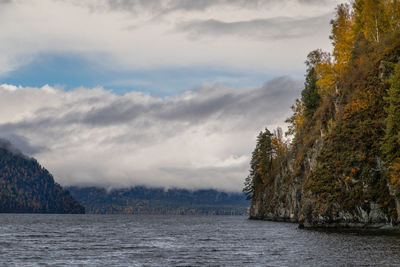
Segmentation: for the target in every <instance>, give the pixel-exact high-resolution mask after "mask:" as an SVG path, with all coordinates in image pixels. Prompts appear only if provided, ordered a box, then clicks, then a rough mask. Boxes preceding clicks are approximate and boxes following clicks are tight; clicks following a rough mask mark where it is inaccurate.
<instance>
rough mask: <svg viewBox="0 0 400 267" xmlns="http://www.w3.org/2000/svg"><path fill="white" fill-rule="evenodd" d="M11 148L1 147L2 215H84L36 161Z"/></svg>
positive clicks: (0, 187)
mask: <svg viewBox="0 0 400 267" xmlns="http://www.w3.org/2000/svg"><path fill="white" fill-rule="evenodd" d="M2 143H4V141H2ZM11 148H12V146H11V145H10V144H9V143H8V144H7V145H6V146H4V145H3V146H0V212H2V213H85V209H84V207H83V206H82V205H80V204H79V203H78V202H77V201H76V200H75V199H73V198H72V197H71V195H70V194H69V192H68V191H65V190H63V189H62V187H61V186H60V185H58V184H57V183H55V182H54V179H53V177H52V175H51V174H50V173H49V172H48V171H47V170H46V169H44V168H43V167H41V166H40V165H39V163H38V162H37V161H36V160H35V159H32V158H28V157H26V156H25V155H23V154H22V153H21V152H19V151H17V150H16V149H11Z"/></svg>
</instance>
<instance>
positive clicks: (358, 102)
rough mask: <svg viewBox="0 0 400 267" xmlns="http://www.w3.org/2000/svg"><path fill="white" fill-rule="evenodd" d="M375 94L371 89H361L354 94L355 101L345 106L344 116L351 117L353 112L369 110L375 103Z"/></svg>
mask: <svg viewBox="0 0 400 267" xmlns="http://www.w3.org/2000/svg"><path fill="white" fill-rule="evenodd" d="M374 98H375V97H374V95H373V94H372V92H371V91H359V92H357V94H356V95H355V96H354V98H353V101H351V103H350V104H348V105H347V106H346V107H345V114H344V117H345V118H347V117H350V116H351V115H352V114H356V113H360V112H364V111H367V110H368V109H369V108H370V107H371V105H373V104H374Z"/></svg>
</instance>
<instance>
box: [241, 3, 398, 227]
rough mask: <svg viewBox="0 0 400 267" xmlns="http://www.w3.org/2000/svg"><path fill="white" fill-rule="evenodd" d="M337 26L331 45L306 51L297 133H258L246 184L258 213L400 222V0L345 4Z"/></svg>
mask: <svg viewBox="0 0 400 267" xmlns="http://www.w3.org/2000/svg"><path fill="white" fill-rule="evenodd" d="M331 25H332V31H331V35H330V39H331V41H332V45H333V50H332V53H328V52H324V51H321V50H320V49H317V50H314V51H312V52H310V53H309V54H308V56H307V59H306V62H305V63H306V67H307V72H306V75H305V84H304V89H303V91H302V94H301V99H298V100H296V102H295V104H294V105H293V106H292V110H293V115H292V116H291V117H290V118H288V119H287V121H286V122H287V123H289V130H288V132H287V133H286V135H289V136H290V138H289V139H285V138H284V137H283V136H282V134H280V132H279V131H275V133H271V132H270V131H269V130H268V129H266V130H265V131H263V132H261V133H260V135H259V136H258V140H257V146H256V149H255V150H254V152H253V155H252V161H251V172H250V175H249V176H248V178H247V179H246V182H245V188H244V191H245V192H246V193H247V194H248V197H249V198H250V199H252V206H251V211H250V213H251V217H252V218H259V219H271V220H289V221H296V222H299V223H300V224H301V225H303V226H310V227H312V226H323V227H326V226H357V227H360V226H362V227H364V226H370V227H380V226H383V225H392V226H393V225H398V223H399V218H400V217H399V216H400V201H399V200H400V1H394V0H356V1H354V2H353V4H352V5H351V6H350V5H348V4H341V5H339V6H338V7H337V8H336V15H335V17H334V18H333V19H332V21H331ZM287 140H290V141H287Z"/></svg>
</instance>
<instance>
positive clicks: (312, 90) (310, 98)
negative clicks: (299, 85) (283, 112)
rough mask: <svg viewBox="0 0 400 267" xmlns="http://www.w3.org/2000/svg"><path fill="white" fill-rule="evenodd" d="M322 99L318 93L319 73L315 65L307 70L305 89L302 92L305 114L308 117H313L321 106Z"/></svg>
mask: <svg viewBox="0 0 400 267" xmlns="http://www.w3.org/2000/svg"><path fill="white" fill-rule="evenodd" d="M320 100H321V97H320V95H319V94H318V87H317V75H316V72H315V67H312V68H310V69H309V70H308V72H307V75H306V81H305V83H304V89H303V91H302V92H301V101H302V102H303V105H304V116H305V117H306V118H311V117H312V115H313V114H314V112H315V111H316V110H317V108H318V106H319V102H320Z"/></svg>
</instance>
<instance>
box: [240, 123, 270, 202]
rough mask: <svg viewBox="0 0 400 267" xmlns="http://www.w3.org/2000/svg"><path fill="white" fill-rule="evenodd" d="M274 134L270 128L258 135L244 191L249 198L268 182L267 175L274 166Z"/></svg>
mask: <svg viewBox="0 0 400 267" xmlns="http://www.w3.org/2000/svg"><path fill="white" fill-rule="evenodd" d="M271 140H272V134H271V132H270V131H269V130H268V129H265V132H262V131H261V132H260V133H259V135H258V137H257V144H256V148H255V149H254V151H253V153H252V156H251V161H250V173H249V175H248V176H247V178H246V179H245V182H244V188H243V192H245V193H246V195H247V199H252V198H253V196H254V192H255V191H256V190H257V188H259V186H261V185H262V184H263V183H265V182H266V179H267V175H268V173H269V172H270V171H271V168H272V156H273V155H272V154H273V152H272V145H271Z"/></svg>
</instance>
